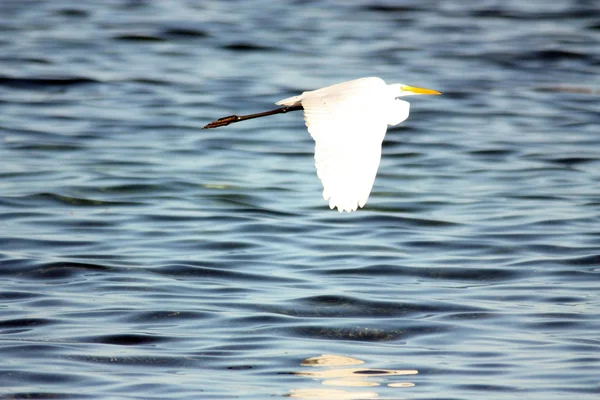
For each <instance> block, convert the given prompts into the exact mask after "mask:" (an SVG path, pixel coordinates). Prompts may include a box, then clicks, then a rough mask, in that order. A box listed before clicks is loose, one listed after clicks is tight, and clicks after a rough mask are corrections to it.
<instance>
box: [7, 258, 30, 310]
mask: <svg viewBox="0 0 600 400" xmlns="http://www.w3.org/2000/svg"><path fill="white" fill-rule="evenodd" d="M0 265H1V264H0ZM38 296H39V294H38V293H32V292H25V291H11V290H3V291H0V301H1V302H2V303H5V304H6V303H9V302H12V301H16V302H20V301H23V300H30V299H35V298H36V297H38Z"/></svg>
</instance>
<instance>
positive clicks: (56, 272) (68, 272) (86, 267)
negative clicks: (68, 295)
mask: <svg viewBox="0 0 600 400" xmlns="http://www.w3.org/2000/svg"><path fill="white" fill-rule="evenodd" d="M109 271H113V268H111V267H107V266H104V265H100V264H89V263H79V262H60V261H59V262H51V263H45V264H44V265H40V266H38V267H36V269H35V270H30V271H28V272H27V273H25V274H24V275H26V276H27V277H29V278H33V279H66V278H70V277H75V276H79V275H81V274H89V273H105V272H109Z"/></svg>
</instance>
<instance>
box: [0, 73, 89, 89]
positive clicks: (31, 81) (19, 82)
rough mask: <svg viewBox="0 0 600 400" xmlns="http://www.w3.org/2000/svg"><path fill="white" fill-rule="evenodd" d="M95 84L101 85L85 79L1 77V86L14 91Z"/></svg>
mask: <svg viewBox="0 0 600 400" xmlns="http://www.w3.org/2000/svg"><path fill="white" fill-rule="evenodd" d="M94 83H99V81H97V80H95V79H91V78H83V77H55V78H41V77H40V78H38V77H31V78H20V77H11V76H6V75H0V86H6V87H9V88H12V89H47V88H53V87H63V88H68V87H71V86H79V85H88V84H94Z"/></svg>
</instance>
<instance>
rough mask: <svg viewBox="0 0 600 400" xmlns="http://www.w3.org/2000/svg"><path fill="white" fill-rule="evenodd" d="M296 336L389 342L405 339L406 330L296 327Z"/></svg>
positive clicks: (293, 329) (294, 330)
mask: <svg viewBox="0 0 600 400" xmlns="http://www.w3.org/2000/svg"><path fill="white" fill-rule="evenodd" d="M289 330H291V331H292V332H294V334H296V335H298V336H300V337H304V338H312V339H318V340H352V341H357V342H387V341H392V340H399V339H402V338H403V337H404V334H405V333H406V331H405V330H404V329H395V330H394V329H392V330H384V329H378V328H361V327H355V328H331V327H325V326H306V327H294V328H291V329H289Z"/></svg>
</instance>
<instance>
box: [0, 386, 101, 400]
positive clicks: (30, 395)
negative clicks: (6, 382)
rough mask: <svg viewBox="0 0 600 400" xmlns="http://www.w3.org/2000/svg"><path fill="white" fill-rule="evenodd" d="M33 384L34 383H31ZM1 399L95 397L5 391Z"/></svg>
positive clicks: (62, 393) (89, 395) (64, 393)
mask: <svg viewBox="0 0 600 400" xmlns="http://www.w3.org/2000/svg"><path fill="white" fill-rule="evenodd" d="M33 384H35V382H33ZM4 396H5V397H3V398H4V399H6V400H46V399H52V400H57V399H95V398H96V396H95V395H92V394H81V393H71V392H56V391H44V392H36V391H29V392H23V391H15V392H11V391H8V390H7V391H6V393H5V394H4Z"/></svg>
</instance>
